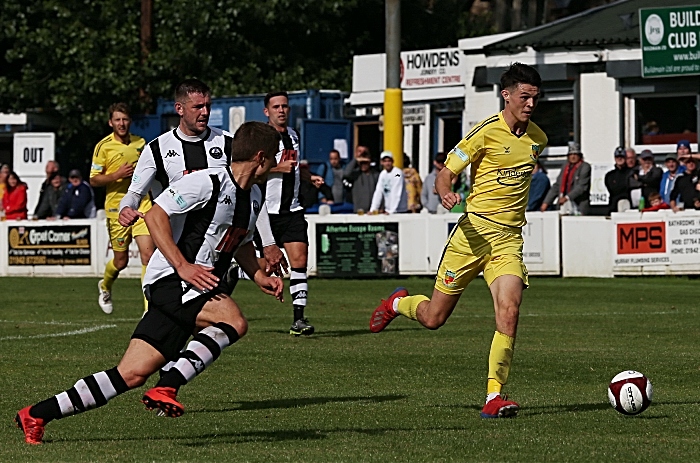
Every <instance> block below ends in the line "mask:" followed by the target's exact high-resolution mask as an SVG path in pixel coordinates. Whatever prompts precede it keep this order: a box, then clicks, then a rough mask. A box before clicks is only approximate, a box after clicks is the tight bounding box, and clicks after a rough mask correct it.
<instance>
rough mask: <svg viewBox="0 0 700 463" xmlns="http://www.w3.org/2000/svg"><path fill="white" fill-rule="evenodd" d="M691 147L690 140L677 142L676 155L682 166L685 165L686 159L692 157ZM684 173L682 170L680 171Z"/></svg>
mask: <svg viewBox="0 0 700 463" xmlns="http://www.w3.org/2000/svg"><path fill="white" fill-rule="evenodd" d="M690 152H691V149H690V141H688V140H678V143H677V144H676V156H677V159H678V162H679V163H680V165H681V166H682V167H685V161H686V160H687V159H688V158H689V157H691V156H692V155H691V154H690ZM679 173H682V172H679Z"/></svg>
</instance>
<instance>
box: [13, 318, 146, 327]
mask: <svg viewBox="0 0 700 463" xmlns="http://www.w3.org/2000/svg"><path fill="white" fill-rule="evenodd" d="M140 320H141V319H140V318H111V317H110V318H109V321H110V322H117V323H119V322H127V323H131V322H138V321H140ZM101 321H103V320H76V321H72V322H57V321H53V320H52V321H48V322H46V321H34V320H0V323H14V324H17V325H65V326H70V325H84V324H86V323H100V322H101Z"/></svg>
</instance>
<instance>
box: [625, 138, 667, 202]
mask: <svg viewBox="0 0 700 463" xmlns="http://www.w3.org/2000/svg"><path fill="white" fill-rule="evenodd" d="M639 157H640V159H641V160H642V161H641V163H640V165H639V169H638V170H636V171H634V172H633V173H632V176H631V177H630V179H629V181H630V183H629V185H630V187H631V188H640V187H641V189H642V198H644V202H645V204H648V203H649V195H650V194H651V193H654V192H657V193H658V192H659V187H660V186H661V177H662V176H663V174H664V172H663V170H661V168H660V167H656V166H655V165H654V153H652V152H651V150H644V151H642V153H641V154H640V156H639Z"/></svg>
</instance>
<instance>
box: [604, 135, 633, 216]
mask: <svg viewBox="0 0 700 463" xmlns="http://www.w3.org/2000/svg"><path fill="white" fill-rule="evenodd" d="M635 160H636V158H635ZM629 171H630V168H629V167H628V165H627V156H626V153H625V150H624V148H622V147H621V146H618V147H617V148H615V167H614V168H613V170H611V171H609V172H608V173H606V174H605V188H607V189H608V210H609V213H613V212H622V211H618V208H617V203H618V202H619V201H620V200H622V199H626V200H627V201H629V203H630V206H631V205H632V199H631V198H630V190H629V187H628V186H627V178H628V177H629Z"/></svg>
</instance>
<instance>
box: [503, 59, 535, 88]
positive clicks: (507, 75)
mask: <svg viewBox="0 0 700 463" xmlns="http://www.w3.org/2000/svg"><path fill="white" fill-rule="evenodd" d="M518 84H529V85H532V86H534V87H537V88H539V87H541V86H542V77H540V73H539V72H537V69H535V68H533V67H532V66H528V65H527V64H523V63H518V62H515V63H513V64H511V65H510V66H509V67H508V69H506V71H505V72H504V73H503V74H501V89H505V88H512V87H515V86H516V85H518Z"/></svg>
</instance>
